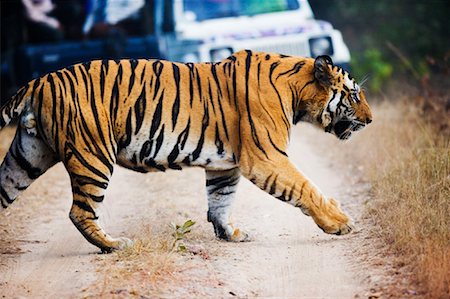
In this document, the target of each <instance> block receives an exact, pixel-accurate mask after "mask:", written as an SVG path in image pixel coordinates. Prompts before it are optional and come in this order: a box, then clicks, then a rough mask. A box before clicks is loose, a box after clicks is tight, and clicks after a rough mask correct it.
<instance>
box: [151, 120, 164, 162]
mask: <svg viewBox="0 0 450 299" xmlns="http://www.w3.org/2000/svg"><path fill="white" fill-rule="evenodd" d="M165 126H166V125H165V124H163V125H162V126H161V130H160V131H159V135H158V138H157V139H156V146H155V153H154V154H153V158H156V155H158V152H159V150H160V149H161V146H162V143H163V140H164V129H165Z"/></svg>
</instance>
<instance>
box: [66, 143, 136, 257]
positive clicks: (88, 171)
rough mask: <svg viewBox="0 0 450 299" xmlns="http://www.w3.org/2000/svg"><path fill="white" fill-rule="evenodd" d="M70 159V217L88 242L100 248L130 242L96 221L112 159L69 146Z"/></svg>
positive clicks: (121, 246) (122, 247) (124, 245)
mask: <svg viewBox="0 0 450 299" xmlns="http://www.w3.org/2000/svg"><path fill="white" fill-rule="evenodd" d="M67 155H69V157H70V159H69V161H67V162H66V168H67V171H68V172H69V175H70V180H71V184H72V193H73V204H72V208H71V210H70V214H69V216H70V219H71V220H72V222H73V224H74V225H75V227H76V228H77V229H78V230H79V231H80V232H81V234H82V235H83V236H84V237H85V238H86V240H88V241H89V242H90V243H91V244H93V245H95V246H97V247H99V248H100V249H101V250H102V252H106V253H109V252H111V251H113V250H120V249H124V248H125V247H127V246H131V245H132V243H133V242H132V241H131V240H129V239H127V238H112V237H111V236H110V235H108V234H107V233H106V232H105V231H104V230H103V229H102V228H101V227H100V225H99V223H98V218H99V215H98V212H97V207H98V205H99V204H100V203H101V202H102V201H103V199H104V195H105V192H106V188H107V187H108V183H109V180H110V178H111V175H112V171H113V164H114V163H113V162H114V161H107V159H106V158H105V157H104V156H101V157H99V156H96V155H94V154H92V153H89V152H86V151H83V152H82V153H81V152H79V151H77V149H75V148H74V147H72V148H71V149H70V150H69V152H67V153H66V157H67Z"/></svg>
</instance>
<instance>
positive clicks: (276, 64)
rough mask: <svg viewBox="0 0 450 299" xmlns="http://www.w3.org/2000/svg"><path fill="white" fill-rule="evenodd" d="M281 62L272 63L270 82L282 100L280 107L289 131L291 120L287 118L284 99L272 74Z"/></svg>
mask: <svg viewBox="0 0 450 299" xmlns="http://www.w3.org/2000/svg"><path fill="white" fill-rule="evenodd" d="M279 64H280V63H279V62H275V63H272V64H271V65H270V71H269V82H270V85H272V87H273V89H274V90H275V92H276V94H277V97H278V101H279V102H280V108H281V111H282V112H283V123H284V125H285V126H286V129H287V130H288V131H289V120H288V118H287V115H286V111H284V106H283V100H282V99H281V95H280V93H279V91H278V89H277V87H276V86H275V83H273V81H272V74H273V72H274V71H275V69H276V68H277V67H278V65H279Z"/></svg>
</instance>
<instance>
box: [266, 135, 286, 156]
mask: <svg viewBox="0 0 450 299" xmlns="http://www.w3.org/2000/svg"><path fill="white" fill-rule="evenodd" d="M266 131H267V137H269V141H270V144H272V146H273V147H274V148H275V149H276V150H277V152H279V153H280V154H282V155H284V156H286V157H287V154H286V152H284V151H282V150H281V149H280V148H279V147H278V146H277V145H276V144H275V143H274V142H273V140H272V138H271V137H270V133H269V130H267V129H266Z"/></svg>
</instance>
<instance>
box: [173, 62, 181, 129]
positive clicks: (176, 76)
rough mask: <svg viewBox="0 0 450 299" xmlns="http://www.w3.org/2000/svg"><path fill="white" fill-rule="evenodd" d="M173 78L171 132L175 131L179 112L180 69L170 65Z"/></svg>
mask: <svg viewBox="0 0 450 299" xmlns="http://www.w3.org/2000/svg"><path fill="white" fill-rule="evenodd" d="M172 68H173V78H174V80H175V87H176V95H175V101H174V103H173V106H172V132H173V131H174V130H175V125H176V123H177V119H178V113H179V112H180V68H179V67H178V66H177V65H176V64H172Z"/></svg>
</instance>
